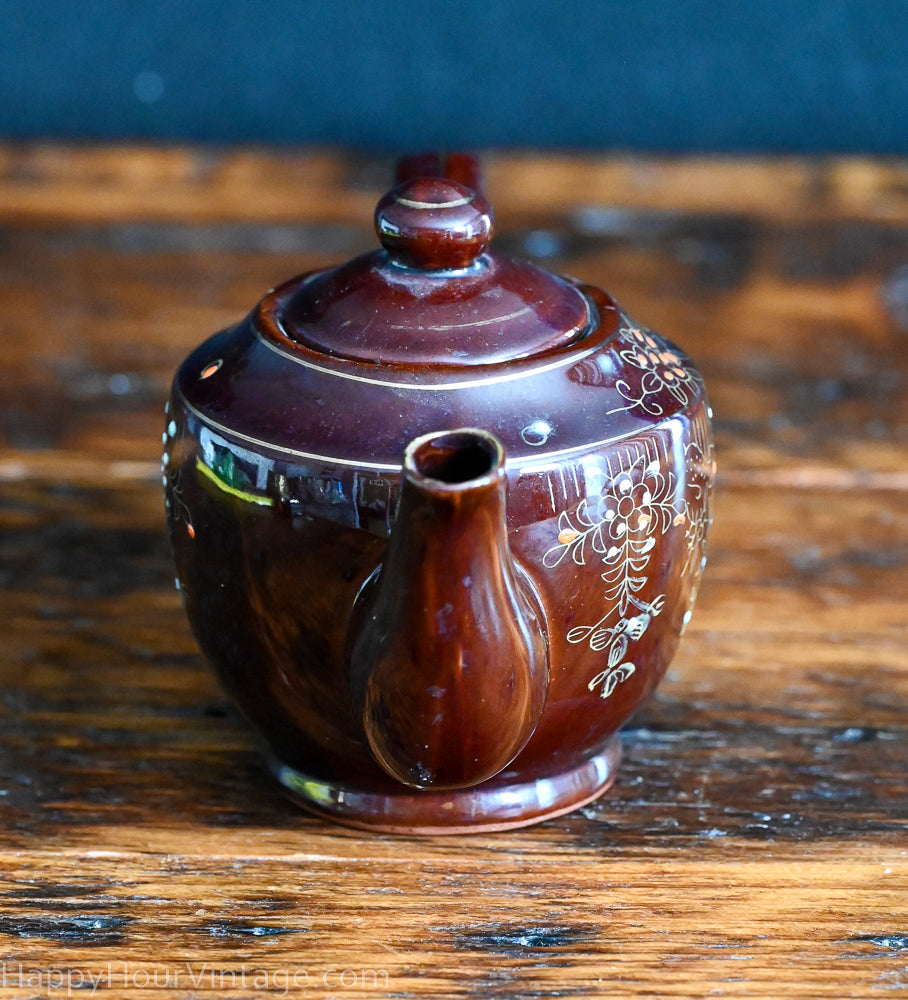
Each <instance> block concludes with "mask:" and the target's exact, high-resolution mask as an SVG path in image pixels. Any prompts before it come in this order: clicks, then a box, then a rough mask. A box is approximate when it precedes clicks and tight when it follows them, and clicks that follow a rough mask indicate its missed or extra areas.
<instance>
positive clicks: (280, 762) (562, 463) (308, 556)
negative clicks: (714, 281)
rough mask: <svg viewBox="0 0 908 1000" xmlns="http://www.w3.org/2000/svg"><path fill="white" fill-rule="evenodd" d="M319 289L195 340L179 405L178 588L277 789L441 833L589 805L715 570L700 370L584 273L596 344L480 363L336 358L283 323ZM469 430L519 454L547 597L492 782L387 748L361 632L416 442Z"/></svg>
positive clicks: (511, 512)
mask: <svg viewBox="0 0 908 1000" xmlns="http://www.w3.org/2000/svg"><path fill="white" fill-rule="evenodd" d="M309 280H310V279H309V278H307V277H303V278H298V279H294V281H292V282H289V283H288V284H287V285H285V286H282V287H281V288H278V289H277V290H275V291H274V292H272V293H270V294H269V296H268V297H266V299H265V300H263V302H262V303H261V304H260V305H259V307H258V308H257V309H256V310H255V311H254V312H253V313H252V314H251V315H250V316H249V317H248V318H247V319H246V320H245V321H244V322H242V323H240V324H239V325H237V326H236V327H234V328H231V329H229V330H227V331H224V332H222V333H220V334H218V335H216V336H215V337H213V338H211V339H210V340H208V341H206V342H205V343H204V344H202V345H201V346H200V347H199V348H197V349H196V350H195V351H194V352H193V353H192V354H191V355H190V357H189V358H188V359H187V360H186V361H185V362H184V364H183V366H182V367H181V369H180V371H179V372H178V373H177V376H176V379H175V381H174V387H173V393H172V396H171V399H170V401H169V403H168V411H167V415H166V429H165V435H164V438H165V455H164V470H163V471H164V477H163V478H164V485H165V498H166V501H165V502H166V507H167V516H168V524H169V530H170V535H171V540H172V546H173V550H174V555H175V560H176V568H177V586H178V587H179V589H180V590H181V592H182V594H183V597H184V600H185V606H186V610H187V613H188V616H189V619H190V622H191V624H192V627H193V630H194V632H195V635H196V636H197V638H198V641H199V643H200V646H201V648H202V650H203V652H204V654H205V656H206V658H207V659H208V660H209V662H210V663H211V664H212V666H213V668H214V669H215V671H216V673H217V674H218V676H219V678H220V679H221V682H222V683H223V685H224V687H225V689H226V690H227V691H228V693H229V694H230V695H231V697H232V698H233V699H234V701H235V702H236V704H237V705H238V706H239V707H240V709H241V710H242V711H243V712H244V714H245V715H246V716H247V718H248V719H249V720H250V722H251V723H252V725H253V727H254V728H255V730H256V731H257V733H258V734H259V736H260V738H261V740H262V741H263V743H264V744H265V747H266V751H267V754H268V756H269V759H270V761H271V766H272V770H273V772H274V774H275V776H276V777H277V779H278V780H279V781H280V782H281V784H282V785H283V787H284V788H285V789H286V791H287V792H288V794H290V795H291V796H292V797H293V798H294V799H296V800H297V801H298V802H300V803H301V804H302V805H304V806H305V807H307V808H308V809H310V810H312V811H314V812H316V813H320V814H323V815H326V816H331V817H333V818H335V819H338V820H340V821H342V822H345V823H348V824H352V825H355V826H360V827H364V828H368V829H376V830H384V831H395V832H403V831H409V832H424V833H436V832H455V831H464V830H476V829H486V830H489V829H504V828H507V827H512V826H519V825H523V824H526V823H530V822H534V821H536V820H539V819H543V818H545V817H547V816H552V815H558V814H560V813H564V812H567V811H568V810H570V809H573V808H576V807H577V806H579V805H582V804H583V803H585V802H587V801H589V800H591V799H593V798H595V797H596V796H597V795H598V794H600V793H601V792H602V791H603V790H604V789H605V788H606V787H608V785H609V784H610V783H611V782H612V780H613V779H614V775H615V769H616V766H617V761H618V756H619V743H618V730H619V728H620V726H621V725H622V724H623V723H624V722H625V721H626V720H627V719H628V718H629V717H630V716H631V715H632V714H633V712H634V711H635V710H636V709H637V708H638V707H639V706H640V705H641V704H642V702H643V701H644V700H645V699H646V698H647V696H648V695H649V694H650V693H651V692H652V691H653V689H654V688H655V686H656V684H657V683H658V682H659V680H660V679H661V677H662V676H663V674H664V673H665V670H666V669H667V666H668V664H669V661H670V660H671V657H672V655H673V654H674V651H675V649H676V646H677V644H678V641H679V638H680V636H681V634H682V633H683V631H684V628H685V626H686V624H687V622H688V620H689V618H690V614H691V608H692V606H693V602H694V600H695V597H696V592H697V587H698V584H699V580H700V575H701V572H702V569H703V566H704V564H705V548H706V535H707V530H708V526H709V523H710V489H711V483H712V479H713V473H714V463H713V446H712V437H711V432H710V422H709V407H708V403H707V399H706V395H705V392H704V388H703V384H702V380H701V377H700V375H699V373H698V372H697V370H696V368H695V367H694V365H693V363H692V362H691V360H690V359H689V358H688V357H687V356H686V355H684V354H683V352H682V351H681V350H680V349H678V348H677V347H675V346H674V345H672V344H671V343H669V342H668V341H666V340H664V339H662V338H661V337H659V336H657V335H656V334H654V333H653V332H651V331H649V330H647V329H646V328H643V327H640V326H638V325H636V324H634V323H633V322H632V321H631V320H630V319H629V318H628V317H627V316H626V315H625V314H624V313H623V312H622V311H621V309H620V308H619V306H618V305H617V304H616V303H615V302H614V301H612V300H611V299H610V298H609V297H608V296H607V295H605V294H604V293H603V292H601V291H599V290H597V289H593V288H588V287H585V286H577V290H578V293H579V294H581V295H582V296H583V299H584V301H585V302H586V303H588V305H589V309H590V314H591V319H590V322H589V324H588V329H587V330H586V332H585V333H584V335H583V336H582V337H578V338H574V339H572V340H571V341H570V342H567V343H565V344H555V345H550V346H548V347H547V348H546V350H544V351H542V352H539V353H538V354H536V355H532V356H527V357H523V358H513V359H510V360H508V361H507V362H498V361H497V360H495V359H493V360H492V361H490V362H489V363H483V364H477V365H474V366H472V367H470V366H466V365H461V366H453V365H440V366H439V365H435V366H433V365H420V364H418V363H414V364H412V365H409V366H407V365H401V364H394V365H382V364H374V363H366V362H363V361H361V360H357V359H355V358H349V357H338V356H332V355H331V354H330V353H328V352H326V351H320V350H316V349H314V348H312V347H307V346H306V345H305V344H300V343H299V341H298V340H297V339H294V338H292V337H290V336H288V334H287V332H286V330H285V329H284V328H283V326H282V323H281V321H280V317H281V316H282V315H283V314H284V312H285V310H286V307H287V303H289V302H291V301H292V299H293V296H294V295H297V294H298V293H299V290H300V288H301V287H302V286H303V285H305V283H306V282H307V281H309ZM457 427H476V428H483V429H484V430H486V431H488V432H490V433H491V434H492V435H494V436H495V437H496V438H497V439H498V440H499V441H500V442H501V444H502V445H503V449H504V453H505V454H506V460H505V462H504V478H505V481H506V495H507V504H506V520H505V531H506V535H507V544H508V546H509V550H510V552H511V554H512V556H513V560H514V563H515V566H516V567H517V568H518V571H519V577H520V579H521V580H523V581H525V584H526V589H527V592H528V593H531V594H532V600H533V602H534V606H535V607H537V608H538V615H537V618H538V621H539V623H540V624H539V628H540V629H543V630H544V642H545V647H546V657H547V662H546V670H547V687H546V690H545V695H544V703H543V704H542V705H541V709H540V713H539V715H538V719H536V720H535V721H534V725H533V727H532V732H531V735H529V738H528V739H527V740H526V741H525V744H524V745H523V746H522V749H520V750H519V752H518V753H517V754H516V756H515V757H514V758H513V759H512V760H511V761H510V762H509V763H507V764H506V765H505V766H504V767H503V768H502V769H501V770H499V771H498V773H496V774H495V775H493V776H491V777H488V778H485V779H483V780H482V781H479V782H477V783H475V784H470V785H468V786H467V787H463V788H458V789H450V788H433V787H422V788H416V787H412V786H410V785H408V784H406V783H404V782H401V781H399V780H396V779H395V778H394V777H393V775H391V774H389V773H388V771H387V769H385V768H383V767H381V766H380V764H379V763H378V762H377V761H376V759H375V755H374V753H373V752H372V750H371V749H370V743H369V739H368V738H367V733H366V732H365V730H364V723H363V716H362V712H361V707H360V704H359V701H358V696H357V693H356V671H357V664H356V663H355V662H353V659H354V658H355V657H354V654H353V653H352V652H351V650H355V643H352V642H351V635H352V634H354V633H355V632H356V630H357V628H358V627H359V625H358V623H359V622H360V620H361V619H362V617H363V615H364V614H365V612H364V610H363V609H364V607H365V606H366V604H367V603H368V602H367V598H368V594H369V592H370V587H371V586H372V585H373V583H374V581H375V579H376V576H377V574H379V573H380V572H381V568H382V566H383V564H384V563H385V561H386V558H387V553H388V546H389V537H390V536H391V535H392V533H393V532H394V530H395V518H396V515H397V510H398V504H399V499H400V494H401V483H402V471H401V458H402V455H403V453H404V450H405V448H406V447H407V445H408V443H409V442H410V441H412V440H413V439H414V438H418V437H419V436H420V435H426V434H429V433H431V432H435V431H439V430H446V429H450V428H457ZM426 530H431V528H429V529H426ZM438 572H439V574H440V575H443V573H444V567H443V566H442V567H439V569H438ZM465 586H467V587H469V583H465ZM443 612H444V606H442V607H440V608H438V609H432V613H431V614H430V615H429V614H427V620H429V621H430V622H431V621H440V620H441V619H440V618H439V615H442V616H443ZM534 620H535V619H534ZM408 627H409V626H408ZM427 627H434V626H431V624H430V625H429V626H427ZM465 669H467V667H466V666H465ZM470 669H481V666H471V667H470Z"/></svg>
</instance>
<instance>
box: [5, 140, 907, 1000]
mask: <svg viewBox="0 0 908 1000" xmlns="http://www.w3.org/2000/svg"><path fill="white" fill-rule="evenodd" d="M486 163H487V192H488V194H489V196H490V198H491V200H492V201H493V203H494V204H495V205H496V207H497V210H498V218H499V227H498V233H499V237H498V239H499V245H500V246H501V247H504V248H507V249H509V250H511V251H514V252H521V253H524V252H526V253H533V254H536V255H537V256H539V257H541V258H543V259H544V260H545V262H546V263H547V264H550V265H551V266H554V267H556V268H557V269H561V270H565V271H567V272H569V273H572V274H574V275H576V276H578V277H580V278H583V279H587V280H590V281H593V282H595V283H597V284H602V285H604V286H605V287H607V288H608V289H609V290H610V291H612V292H613V293H614V294H615V296H616V297H617V298H618V300H619V301H620V302H622V303H623V304H624V305H625V307H626V308H627V309H628V310H629V311H630V313H631V315H633V316H635V317H636V318H638V319H640V320H641V321H643V322H647V323H649V324H650V325H652V326H653V327H655V328H656V329H657V330H659V331H661V332H663V333H665V334H666V335H668V336H670V337H671V338H673V339H676V340H678V341H679V342H680V343H681V344H683V345H684V346H685V347H686V348H687V349H688V350H689V351H690V353H691V354H692V355H693V356H694V357H695V358H696V359H697V360H698V362H699V363H700V366H701V368H702V370H703V372H704V374H705V376H706V380H707V383H708V385H709V387H710V390H711V395H712V400H713V403H714V408H715V412H716V431H717V437H718V458H719V468H720V476H719V482H718V492H717V500H716V508H715V526H714V531H713V534H712V537H711V541H710V565H709V567H708V568H707V573H706V576H705V579H704V584H703V587H702V590H701V595H700V600H699V605H698V607H697V610H696V613H695V615H694V619H693V622H692V624H691V627H690V629H689V630H688V633H687V635H686V637H685V639H684V642H683V644H682V647H681V650H680V653H679V655H678V657H677V660H676V662H675V663H674V665H673V667H672V669H671V672H670V674H669V675H668V677H667V678H666V679H665V681H664V683H663V684H662V686H661V688H660V689H659V692H658V695H657V697H656V698H655V699H654V700H653V701H652V702H651V703H650V704H649V705H648V706H647V707H646V708H645V710H644V711H643V712H642V713H641V714H640V715H639V717H638V718H637V719H636V720H634V722H633V723H632V724H631V726H630V727H629V728H628V729H627V731H626V733H625V736H624V746H625V761H624V765H623V767H622V770H621V775H620V779H619V782H618V785H617V787H616V788H615V789H614V790H613V792H612V793H611V794H610V795H609V796H608V797H606V798H605V799H603V800H601V801H599V802H598V803H596V804H595V805H592V806H589V807H587V808H585V809H583V810H581V811H580V812H579V813H576V814H575V815H572V816H569V817H566V818H563V819H559V820H555V821H551V822H548V823H545V824H543V825H541V826H537V827H535V828H531V829H527V830H524V831H518V832H514V833H508V834H497V835H487V836H477V837H473V838H465V837H456V838H451V839H445V838H435V839H415V838H414V839H408V838H402V837H392V836H365V835H363V834H360V833H357V832H354V831H349V830H345V829H343V828H340V827H335V826H332V825H329V824H328V823H325V822H322V821H319V820H316V819H311V818H308V817H307V816H306V815H304V814H302V813H300V812H298V811H296V810H295V809H294V808H293V807H292V806H290V805H289V804H287V803H286V802H285V801H284V799H283V798H282V797H281V796H280V794H279V793H278V791H277V790H276V788H275V786H274V784H273V783H272V782H271V781H270V780H269V778H268V777H267V776H266V773H265V770H264V767H263V765H262V762H261V760H260V758H259V756H258V754H257V752H256V750H255V748H254V745H253V741H252V739H251V738H250V734H249V732H248V731H247V729H246V727H245V725H244V723H243V722H242V721H241V720H240V718H239V717H238V716H237V715H236V713H235V712H234V710H233V709H232V708H231V707H230V705H229V704H228V702H227V700H226V699H225V697H224V695H223V694H222V693H221V691H220V690H219V689H218V687H217V685H216V683H215V682H214V680H213V679H212V677H211V676H210V675H209V673H208V671H207V669H206V667H205V666H204V664H203V663H202V661H201V659H200V657H199V655H198V653H197V650H196V646H195V644H194V642H193V640H192V637H191V635H190V633H189V630H188V627H187V625H186V623H185V621H184V618H183V612H182V609H181V606H180V601H179V596H178V595H177V594H176V593H175V592H174V588H173V574H172V572H171V568H170V562H169V554H168V548H167V543H166V540H165V537H164V531H163V514H162V503H161V498H160V495H159V494H160V484H159V468H158V451H159V447H160V431H161V426H162V415H161V408H162V404H163V401H164V397H165V394H166V391H167V388H168V383H169V379H170V376H171V374H172V372H173V370H174V369H175V367H176V365H177V364H178V362H179V361H180V360H181V359H182V357H183V356H184V354H185V353H186V352H187V351H188V349H189V348H190V347H191V346H193V345H194V344H195V343H196V342H197V341H199V340H200V339H202V337H203V336H205V335H207V334H208V333H209V332H213V331H214V330H215V329H217V328H219V327H222V326H225V325H227V324H228V323H231V322H232V321H234V320H236V319H238V318H239V317H240V316H241V315H243V314H244V313H245V312H246V311H247V310H248V309H249V308H250V307H251V306H252V304H253V303H254V302H255V301H256V300H257V299H258V298H259V297H260V295H261V294H262V293H263V292H264V291H265V290H266V289H267V288H269V287H270V286H271V285H273V284H274V283H275V282H277V281H278V280H280V279H282V278H285V277H288V276H290V275H292V274H294V273H296V272H298V271H302V270H304V269H308V268H311V267H314V266H317V265H319V264H323V263H326V262H329V261H336V260H338V259H340V258H343V257H346V256H348V255H349V254H352V253H354V252H359V251H362V250H366V249H369V248H371V247H372V246H373V245H374V237H373V236H372V234H371V232H370V219H371V211H372V207H373V205H374V202H375V199H376V198H377V196H378V195H379V194H380V193H381V191H382V190H383V188H384V187H385V185H386V183H387V181H388V178H389V176H390V169H391V167H390V161H385V160H381V159H378V158H376V159H371V158H368V157H356V156H352V155H334V154H331V153H315V152H307V153H299V154H297V153H287V152H284V153H277V152H274V153H271V152H254V151H242V150H227V151H223V150H213V149H166V148H164V149H162V148H156V149H132V148H130V149H112V148H101V149H98V148H85V147H81V148H61V147H57V146H24V147H23V146H12V145H6V146H0V357H2V368H0V385H2V394H0V420H2V423H0V434H2V438H0V443H2V452H0V528H2V534H0V553H2V556H0V584H2V632H0V636H2V638H0V643H2V646H0V649H2V662H0V715H2V733H0V823H2V830H0V868H2V874H0V878H2V882H0V893H2V896H0V997H2V998H6V997H23V998H24V997H59V996H69V995H70V994H72V995H76V996H88V995H93V993H92V990H95V992H96V993H97V995H99V996H115V997H121V996H132V997H135V996H138V995H150V996H153V997H155V998H157V997H160V998H162V1000H166V998H171V997H189V996H211V997H214V996H217V997H252V996H281V995H287V994H288V992H289V993H294V994H298V995H301V996H307V997H323V996H344V997H423V996H425V997H460V996H465V997H466V996H473V997H477V998H487V997H502V998H504V997H507V998H515V1000H517V998H530V997H532V998H536V997H555V996H558V997H566V996H578V997H580V996H583V997H587V996H594V997H595V996H613V995H632V996H641V997H642V996H656V995H659V996H675V997H706V996H747V997H782V996H785V997H805V998H816V997H836V998H839V997H846V996H847V997H851V996H862V997H863V996H867V997H870V996H873V997H876V996H888V995H894V994H896V993H898V992H899V991H900V990H905V989H908V836H906V833H908V830H906V826H908V822H906V821H908V806H906V801H908V766H906V761H908V711H906V706H908V653H906V640H908V627H906V622H908V572H906V567H908V270H905V268H906V265H908V164H905V163H904V162H898V163H880V162H869V161H866V160H816V161H806V160H779V161H734V160H731V161H729V160H661V159H647V158H606V157H602V158H590V157H582V158H568V157H554V156H552V157H532V156H527V155H519V156H518V155H491V156H489V157H488V158H487V160H486ZM80 986H81V987H83V988H84V989H87V990H88V992H87V993H85V992H79V993H76V988H77V987H80Z"/></svg>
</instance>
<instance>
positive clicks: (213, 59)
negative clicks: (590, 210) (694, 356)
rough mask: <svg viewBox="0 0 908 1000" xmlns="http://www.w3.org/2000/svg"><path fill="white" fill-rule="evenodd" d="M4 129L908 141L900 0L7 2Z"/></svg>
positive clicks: (805, 148)
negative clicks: (741, 0)
mask: <svg viewBox="0 0 908 1000" xmlns="http://www.w3.org/2000/svg"><path fill="white" fill-rule="evenodd" d="M0 16H2V24H0V136H5V137H22V138H31V137H55V138H84V139H161V140H205V141H213V142H236V141H240V142H262V141H265V142H278V143H291V144H302V145H312V144H318V145H323V144H340V145H344V146H349V147H359V148H368V149H394V150H400V149H413V148H422V147H430V146H440V147H447V148H451V147H460V146H463V147H471V148H482V147H490V146H494V147H527V148H539V147H549V148H551V147H555V148H559V147H560V148H582V149H605V150H607V149H618V150H634V149H638V150H644V151H730V152H741V151H762V152H873V153H908V0H878V2H873V0H864V2H857V0H850V2H847V0H767V2H761V0H751V2H750V3H722V2H713V3H709V2H705V0H625V2H618V0H603V2H598V3H597V2H594V0H585V2H574V3H572V2H570V0H561V2H553V0H520V2H518V0H485V2H478V0H434V2H431V0H426V2H422V3H418V2H410V0H397V2H390V0H330V2H328V0H296V2H292V0H270V2H269V0H259V2H253V0H247V2H241V0H223V2H220V3H214V2H206V0H195V2H192V0H189V2H176V0H161V2H158V3H151V2H146V0H138V2H129V0H64V2H57V0H0Z"/></svg>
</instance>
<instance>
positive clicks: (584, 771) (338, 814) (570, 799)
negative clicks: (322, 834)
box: [271, 733, 621, 836]
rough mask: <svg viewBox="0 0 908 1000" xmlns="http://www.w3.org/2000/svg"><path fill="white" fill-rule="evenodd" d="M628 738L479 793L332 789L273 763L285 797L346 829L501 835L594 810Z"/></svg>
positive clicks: (497, 781) (499, 779) (499, 780)
mask: <svg viewBox="0 0 908 1000" xmlns="http://www.w3.org/2000/svg"><path fill="white" fill-rule="evenodd" d="M620 761H621V739H620V736H619V735H618V734H617V733H615V734H614V735H613V736H611V737H610V738H609V739H608V741H607V742H606V743H605V744H603V745H602V746H601V747H600V749H599V750H598V751H597V752H596V753H595V754H593V755H592V756H590V757H587V758H585V759H584V760H583V761H582V762H581V763H580V764H578V765H576V766H575V767H572V768H569V769H568V770H566V771H562V772H560V773H557V774H554V775H550V776H547V777H544V778H537V779H531V780H521V779H520V776H519V775H511V777H510V778H509V777H508V771H507V770H505V771H504V772H503V773H502V774H500V775H498V776H496V777H495V778H492V779H490V780H488V781H484V782H483V783H482V784H480V785H476V786H475V787H473V788H465V789H460V790H457V791H425V792H424V791H417V790H415V789H411V788H407V787H405V786H403V785H401V786H400V789H399V790H397V789H393V790H388V791H386V792H378V791H365V790H361V789H357V788H355V787H353V786H350V785H344V784H339V783H334V782H325V781H323V780H321V779H319V778H316V777H314V776H310V775H306V774H304V773H302V772H301V771H299V770H297V769H295V768H292V767H288V766H287V765H285V764H282V763H280V762H279V761H275V760H272V762H271V770H272V773H273V774H274V776H275V777H276V778H277V780H278V781H279V782H280V784H281V786H282V787H283V789H284V792H285V793H286V794H287V795H288V796H289V797H290V798H291V799H292V800H293V801H294V802H296V803H297V804H298V805H300V806H302V807H303V808H304V809H305V810H307V811H308V812H311V813H315V814H316V815H317V816H321V817H323V818H325V819H331V820H334V821H335V822H337V823H342V824H343V825H344V826H352V827H356V828H357V829H360V830H371V831H373V832H375V833H397V834H416V835H421V836H433V835H438V834H464V833H495V832H497V831H500V830H513V829H515V828H517V827H521V826H529V825H530V824H533V823H540V822H542V821H543V820H546V819H552V818H554V817H556V816H563V815H564V814H565V813H569V812H572V811H573V810H575V809H579V808H580V807H581V806H584V805H587V804H588V803H589V802H592V801H593V800H594V799H596V798H598V797H599V796H600V795H602V794H603V792H605V791H606V790H607V789H608V788H609V787H610V786H611V785H612V784H613V783H614V781H615V777H616V775H617V771H618V765H619V763H620Z"/></svg>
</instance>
